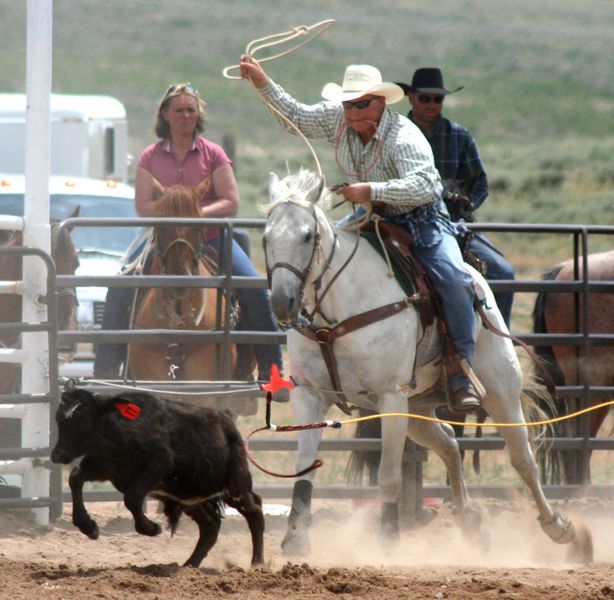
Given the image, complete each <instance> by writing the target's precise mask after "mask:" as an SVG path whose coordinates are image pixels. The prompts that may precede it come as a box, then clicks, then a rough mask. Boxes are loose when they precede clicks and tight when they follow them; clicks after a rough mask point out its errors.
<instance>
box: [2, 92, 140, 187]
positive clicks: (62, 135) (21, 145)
mask: <svg viewBox="0 0 614 600" xmlns="http://www.w3.org/2000/svg"><path fill="white" fill-rule="evenodd" d="M50 120H51V174H52V175H72V176H74V177H90V178H92V179H102V180H108V179H114V180H116V181H122V182H127V181H128V163H129V156H128V122H127V118H126V109H125V108H124V105H123V104H122V103H121V102H120V101H119V100H117V98H113V97H111V96H93V95H76V94H51V97H50ZM25 132H26V94H0V173H4V174H10V173H24V172H25V140H26V133H25Z"/></svg>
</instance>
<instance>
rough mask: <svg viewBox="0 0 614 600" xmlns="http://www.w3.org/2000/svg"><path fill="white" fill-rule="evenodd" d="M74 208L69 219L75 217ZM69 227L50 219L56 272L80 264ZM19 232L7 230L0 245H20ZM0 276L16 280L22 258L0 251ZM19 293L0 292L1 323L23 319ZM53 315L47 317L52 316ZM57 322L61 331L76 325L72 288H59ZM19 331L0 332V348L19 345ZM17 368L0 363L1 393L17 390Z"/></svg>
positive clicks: (68, 272)
mask: <svg viewBox="0 0 614 600" xmlns="http://www.w3.org/2000/svg"><path fill="white" fill-rule="evenodd" d="M78 214H79V209H78V208H77V209H75V211H74V212H73V214H72V215H70V218H73V217H77V216H78ZM70 232H71V228H70V227H60V222H59V221H56V220H52V222H51V256H52V258H53V260H54V262H55V269H56V273H57V274H58V275H74V274H75V271H76V269H77V267H78V265H79V258H78V256H77V251H76V249H75V247H74V245H73V243H72V239H71V237H70ZM22 240H23V235H22V232H21V231H15V232H10V234H8V237H7V239H6V241H5V242H4V243H3V244H2V246H3V247H5V248H7V247H8V248H13V247H16V246H21V245H22V243H23V242H22ZM0 276H1V277H2V279H3V280H5V281H19V280H20V279H21V278H22V260H21V256H19V255H17V254H8V253H4V254H0ZM21 300H22V299H21V295H20V294H16V293H6V294H0V323H19V322H21V320H22V310H21ZM53 318H54V317H53V315H50V316H49V319H50V320H51V319H53ZM57 319H58V322H57V325H58V329H60V330H70V329H76V328H77V298H76V295H75V290H74V289H65V290H61V291H60V292H59V294H58V314H57ZM19 345H20V335H19V334H18V333H3V334H0V347H1V348H18V347H19ZM19 372H20V370H19V367H18V366H17V365H14V364H9V363H0V394H11V393H13V392H16V391H17V390H18V387H19V384H18V375H19Z"/></svg>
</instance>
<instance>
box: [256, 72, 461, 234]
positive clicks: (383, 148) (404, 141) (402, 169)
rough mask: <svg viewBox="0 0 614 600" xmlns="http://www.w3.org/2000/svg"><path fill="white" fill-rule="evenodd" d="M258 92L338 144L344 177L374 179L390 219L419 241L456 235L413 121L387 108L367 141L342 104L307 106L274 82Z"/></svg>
mask: <svg viewBox="0 0 614 600" xmlns="http://www.w3.org/2000/svg"><path fill="white" fill-rule="evenodd" d="M258 92H259V93H260V95H261V96H262V98H263V99H264V101H265V103H267V104H270V105H271V106H273V108H274V109H275V110H277V111H279V112H280V113H281V114H283V115H284V116H285V117H286V118H287V119H289V120H290V121H291V122H292V123H294V125H296V127H297V128H298V129H299V130H300V132H301V133H302V134H303V135H304V136H305V137H307V138H312V139H326V140H328V141H329V142H331V143H332V144H334V146H335V158H336V160H337V165H338V167H339V169H340V170H341V172H342V173H343V175H344V177H345V178H347V179H348V181H349V182H350V183H356V182H368V183H369V185H370V187H371V200H372V201H373V202H382V203H383V204H384V215H385V216H386V218H387V219H389V220H391V221H395V222H398V223H400V224H402V225H404V226H405V227H406V228H407V229H408V230H409V231H410V233H411V235H412V236H413V237H414V240H415V243H416V244H418V245H422V246H433V245H435V244H437V243H438V241H439V240H440V239H441V235H442V232H443V231H444V230H445V231H446V232H448V233H451V234H452V235H455V233H456V230H455V228H454V225H453V224H452V223H451V222H450V219H449V217H448V215H447V212H445V207H444V205H443V202H442V201H441V192H442V185H441V180H440V177H439V173H438V172H437V169H436V168H435V164H434V161H433V152H432V150H431V148H430V146H429V144H428V142H427V140H426V138H425V137H424V135H423V134H422V133H421V132H420V130H419V128H418V127H417V126H416V125H415V124H414V123H412V122H411V121H410V120H409V119H407V118H405V117H403V116H402V115H399V114H398V113H395V112H393V111H391V110H389V109H388V108H386V109H385V110H384V112H383V114H382V118H381V120H380V123H379V125H378V127H377V130H376V132H375V134H374V136H373V137H372V138H371V139H370V140H369V142H368V143H367V144H364V143H363V142H362V140H361V139H360V136H359V135H358V134H357V133H356V132H355V131H354V130H353V129H351V128H349V127H347V126H346V125H345V118H344V111H343V108H342V106H341V105H340V104H334V103H332V102H326V101H325V102H319V103H317V104H313V105H307V104H302V103H300V102H298V101H297V100H295V99H294V98H293V97H292V96H290V95H289V94H288V93H286V92H285V91H284V90H283V89H282V88H281V86H279V85H278V84H276V83H274V82H273V81H269V83H268V84H267V85H266V86H264V87H263V88H261V89H259V90H258ZM272 112H273V115H274V116H275V117H276V119H277V120H278V121H279V123H280V124H281V125H282V127H284V128H285V129H287V130H288V131H290V132H291V133H294V134H296V131H295V130H294V128H292V126H291V125H289V124H288V123H287V122H286V121H285V120H284V119H283V118H281V117H280V116H279V115H277V114H276V113H275V112H274V111H272Z"/></svg>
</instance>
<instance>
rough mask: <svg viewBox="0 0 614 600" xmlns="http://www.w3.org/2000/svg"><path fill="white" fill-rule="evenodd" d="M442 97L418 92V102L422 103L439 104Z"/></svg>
mask: <svg viewBox="0 0 614 600" xmlns="http://www.w3.org/2000/svg"><path fill="white" fill-rule="evenodd" d="M443 99H444V96H427V95H426V94H418V102H421V103H422V104H430V103H431V102H434V103H435V104H441V103H442V102H443Z"/></svg>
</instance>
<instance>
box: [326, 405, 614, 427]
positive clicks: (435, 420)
mask: <svg viewBox="0 0 614 600" xmlns="http://www.w3.org/2000/svg"><path fill="white" fill-rule="evenodd" d="M612 405H614V400H609V401H607V402H602V403H601V404H596V405H595V406H590V407H589V408H583V409H582V410H578V411H576V412H573V413H571V414H569V415H563V416H560V417H554V418H552V419H547V420H545V421H533V422H530V423H525V422H523V423H475V422H473V421H447V420H445V419H438V418H437V417H427V416H426V415H417V414H414V413H381V414H375V415H368V416H366V417H357V418H355V419H346V420H344V421H338V423H340V424H341V425H349V424H350V423H360V422H361V421H370V420H371V419H381V418H383V417H406V418H410V419H418V420H420V421H430V422H431V423H447V424H448V425H460V426H464V427H472V426H473V427H540V426H542V425H550V424H551V423H557V422H559V421H565V420H567V419H573V418H575V417H579V416H580V415H583V414H585V413H587V412H590V411H592V410H598V409H599V408H604V407H606V406H612Z"/></svg>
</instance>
